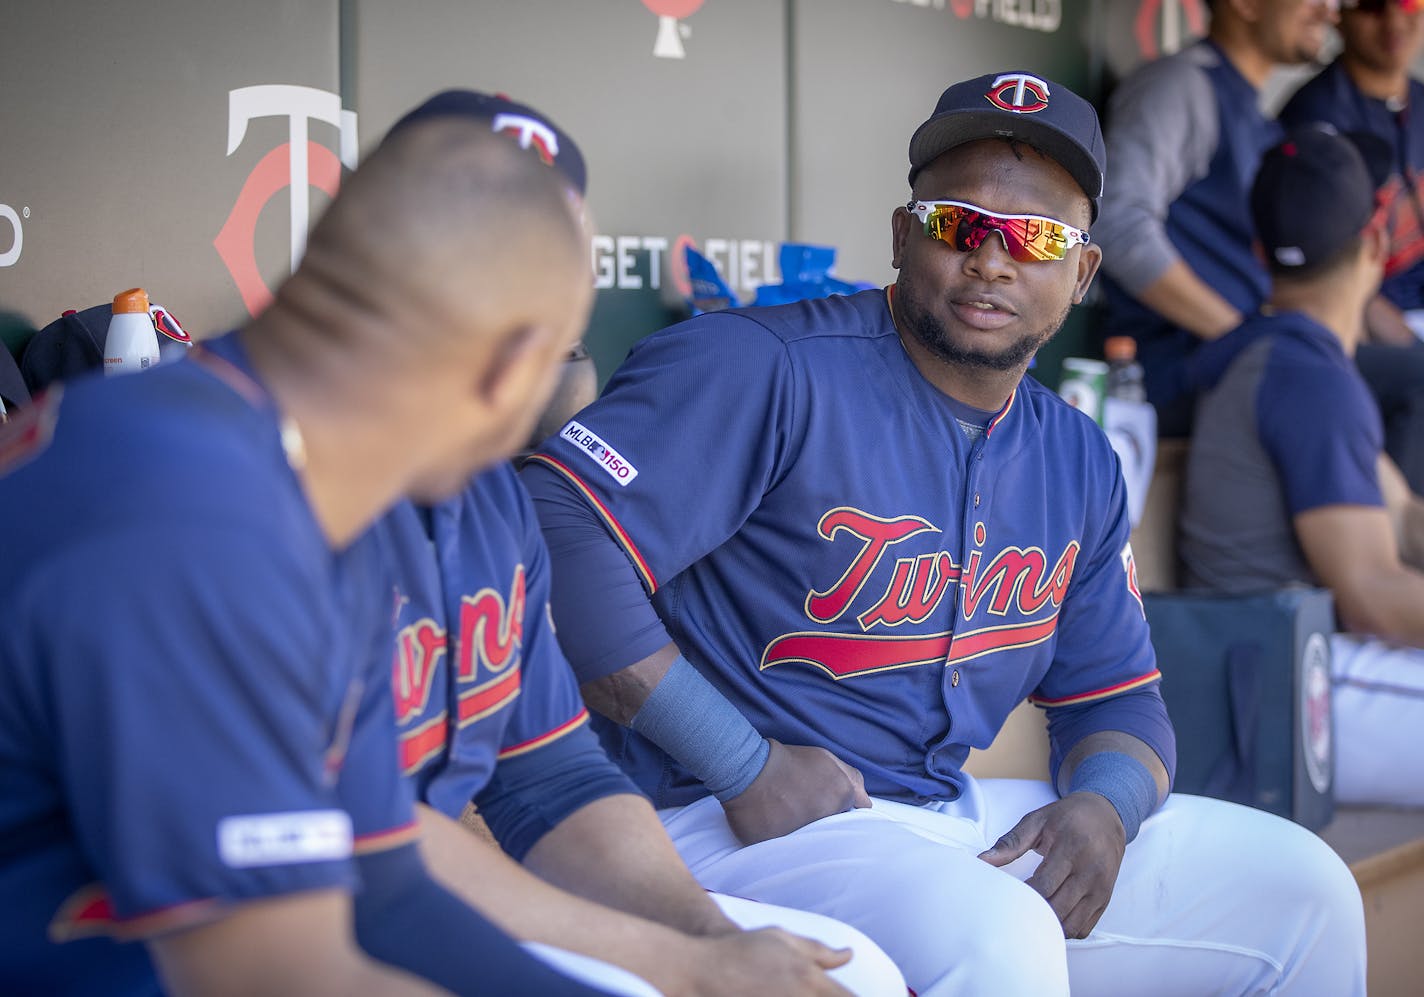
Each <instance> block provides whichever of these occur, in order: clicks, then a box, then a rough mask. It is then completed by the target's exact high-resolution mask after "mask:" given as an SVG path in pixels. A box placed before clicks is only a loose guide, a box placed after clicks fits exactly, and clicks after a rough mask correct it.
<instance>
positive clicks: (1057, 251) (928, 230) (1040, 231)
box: [905, 201, 1088, 263]
mask: <svg viewBox="0 0 1424 997" xmlns="http://www.w3.org/2000/svg"><path fill="white" fill-rule="evenodd" d="M905 208H906V210H907V211H909V212H910V213H911V214H913V215H914V216H915V217H916V218H918V219H919V220H920V221H921V222H923V223H924V226H925V235H927V236H929V237H930V238H931V239H938V240H939V241H940V242H945V243H948V244H949V245H951V246H953V247H954V248H955V249H957V250H959V251H960V252H961V253H968V252H972V251H974V250H976V249H978V248H979V247H980V246H982V245H983V244H984V240H985V239H986V238H987V237H988V236H989V235H990V234H991V233H993V232H997V233H999V238H1000V239H1002V240H1003V243H1004V248H1005V249H1007V250H1008V251H1009V256H1010V257H1011V258H1013V259H1014V260H1017V261H1018V262H1019V263H1044V262H1048V261H1051V260H1061V259H1063V257H1065V256H1067V255H1068V250H1070V249H1072V248H1073V247H1074V246H1086V245H1087V244H1088V233H1087V232H1084V231H1083V230H1082V229H1077V228H1074V227H1073V226H1071V225H1067V224H1065V223H1063V222H1060V221H1058V220H1057V219H1054V218H1045V217H1043V216H1042V215H999V214H995V213H994V212H992V211H989V210H986V209H985V208H981V207H979V206H978V205H975V204H968V203H966V202H964V201H911V202H910V203H909V204H907V205H905Z"/></svg>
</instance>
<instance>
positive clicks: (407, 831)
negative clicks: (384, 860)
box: [351, 820, 420, 855]
mask: <svg viewBox="0 0 1424 997" xmlns="http://www.w3.org/2000/svg"><path fill="white" fill-rule="evenodd" d="M419 837H420V824H419V823H417V822H416V821H413V820H412V821H408V822H407V823H405V824H401V825H400V826H399V827H392V828H387V829H386V830H384V831H372V832H371V833H370V834H358V835H357V836H356V839H355V841H353V842H352V847H351V852H352V854H353V855H371V854H373V853H374V852H388V851H390V850H391V849H392V848H400V847H401V846H402V845H408V844H410V843H411V842H412V841H415V840H416V839H417V838H419Z"/></svg>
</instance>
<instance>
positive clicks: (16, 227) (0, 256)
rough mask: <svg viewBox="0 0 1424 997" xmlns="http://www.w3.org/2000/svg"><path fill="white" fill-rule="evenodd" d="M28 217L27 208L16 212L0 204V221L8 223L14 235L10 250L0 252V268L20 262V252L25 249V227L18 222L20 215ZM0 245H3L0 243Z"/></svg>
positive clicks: (8, 206)
mask: <svg viewBox="0 0 1424 997" xmlns="http://www.w3.org/2000/svg"><path fill="white" fill-rule="evenodd" d="M21 214H24V216H25V217H26V218H28V217H30V209H29V208H28V207H24V208H21V209H20V210H19V211H16V210H15V209H14V208H12V207H10V205H8V204H0V219H3V220H4V221H7V222H9V223H10V228H11V230H12V231H13V232H14V233H15V241H14V242H12V243H11V244H10V248H9V249H6V250H3V251H0V267H13V266H14V265H15V264H16V263H19V262H20V251H21V250H23V249H24V248H25V227H24V225H22V224H21V222H20V215H21ZM0 245H4V243H3V241H0Z"/></svg>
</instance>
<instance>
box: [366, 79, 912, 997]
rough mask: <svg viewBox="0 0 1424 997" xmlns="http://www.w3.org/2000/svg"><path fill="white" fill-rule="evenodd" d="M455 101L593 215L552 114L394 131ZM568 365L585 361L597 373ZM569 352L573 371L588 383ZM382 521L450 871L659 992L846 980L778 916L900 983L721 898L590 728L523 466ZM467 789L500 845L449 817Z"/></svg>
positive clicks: (858, 952)
mask: <svg viewBox="0 0 1424 997" xmlns="http://www.w3.org/2000/svg"><path fill="white" fill-rule="evenodd" d="M444 116H458V117H463V118H466V119H469V120H472V121H475V122H477V123H482V124H484V125H485V127H488V128H493V126H494V125H495V124H499V125H500V126H501V127H507V126H509V125H510V123H511V122H518V127H519V128H520V129H523V130H530V129H538V130H539V131H540V132H541V134H543V135H544V136H545V139H546V141H545V147H546V148H548V149H550V150H552V151H554V153H555V155H554V156H553V157H552V162H551V163H550V166H551V167H553V169H551V172H554V171H557V175H558V176H559V177H561V178H562V180H563V182H564V184H565V187H566V190H565V193H566V196H567V197H568V199H569V200H570V202H571V203H573V204H574V205H575V207H576V210H578V211H579V213H580V214H581V213H582V212H581V204H582V199H583V196H584V188H585V184H586V176H587V174H586V170H585V167H584V163H583V158H582V156H581V154H580V152H579V150H578V147H577V146H576V145H575V144H574V141H573V139H572V138H570V137H569V136H568V135H567V134H566V133H565V132H563V131H562V130H561V129H559V128H558V127H557V126H555V125H554V124H553V123H552V122H550V121H549V119H548V118H547V117H545V116H544V115H542V114H541V113H540V112H538V111H536V110H534V109H533V108H531V107H528V106H527V105H524V104H518V103H515V102H513V101H511V100H509V99H508V98H505V97H495V96H490V95H487V94H481V93H475V92H472V91H447V92H445V93H442V94H439V95H437V96H436V97H433V98H432V99H431V100H430V101H428V102H426V103H425V104H424V105H422V106H421V107H420V108H417V109H416V110H415V111H413V112H412V113H411V114H409V115H407V116H406V117H405V118H404V119H402V121H400V122H398V123H397V124H396V126H395V128H394V129H393V130H392V133H393V134H395V133H398V132H400V131H401V130H402V129H405V128H409V127H411V126H412V125H413V124H415V123H417V122H420V121H425V120H430V119H432V118H438V117H444ZM512 140H513V139H512ZM529 155H530V157H531V159H535V161H537V159H536V158H535V153H534V152H533V151H531V152H530V153H529ZM584 357H585V358H586V357H587V354H586V353H585V354H584ZM575 363H576V364H577V367H576V374H588V373H591V367H592V365H591V364H585V363H582V362H581V361H575ZM569 366H570V364H569V361H568V360H565V361H564V366H563V371H562V374H561V380H562V381H564V382H570V381H572V384H571V386H572V387H573V388H575V389H577V388H584V387H587V384H586V382H585V381H584V380H583V378H582V377H577V378H573V379H571V378H570V370H569ZM577 394H578V392H577V390H575V391H573V392H572V393H571V396H570V397H575V398H576V396H577ZM570 397H564V398H560V397H559V396H558V395H555V396H554V397H553V399H551V403H550V407H551V408H555V409H558V410H564V409H566V408H567V405H568V403H569V401H570ZM589 400H592V399H591V398H590V399H589ZM567 415H568V413H567V412H565V413H564V416H565V418H566V417H567ZM547 418H549V412H548V411H546V412H545V413H544V414H543V415H541V417H540V419H541V421H543V420H544V419H547ZM562 424H563V422H562V420H561V421H560V423H559V425H562ZM555 428H557V426H556V427H555ZM376 533H377V534H378V536H379V539H380V542H381V544H382V550H383V553H384V558H385V561H386V563H387V564H388V565H389V567H390V568H391V570H392V573H393V576H394V581H395V586H396V589H395V616H394V626H395V629H396V651H395V658H394V661H393V672H392V675H391V681H392V687H393V692H394V699H395V708H396V721H397V724H398V727H399V732H400V733H399V741H400V753H401V764H402V768H403V769H404V771H405V772H406V774H407V775H409V776H411V777H412V778H413V779H414V780H415V785H416V790H417V794H418V797H419V799H420V800H421V801H423V803H424V804H426V806H422V807H420V808H419V809H420V811H421V819H422V823H423V824H424V825H425V827H426V830H427V835H426V838H425V857H426V860H427V861H428V862H429V864H430V867H431V870H432V872H433V874H434V875H435V877H436V878H437V879H439V880H441V881H443V882H445V883H446V885H447V886H448V887H449V888H450V889H452V890H454V891H455V892H457V893H458V894H460V895H461V896H463V897H464V898H465V899H466V900H467V901H468V902H469V903H470V905H471V906H473V907H474V908H475V909H476V910H478V911H481V912H482V913H483V914H485V916H487V917H489V918H490V919H491V920H492V921H494V922H495V923H496V924H498V925H499V926H501V927H502V928H504V929H505V930H507V931H509V932H510V933H511V934H513V935H514V936H515V937H517V938H520V939H524V940H526V941H533V942H537V943H542V944H552V945H555V946H558V947H559V948H560V949H563V950H566V951H573V952H579V953H582V954H584V955H588V956H594V957H597V958H598V959H600V960H602V961H605V962H608V963H612V964H614V965H616V966H621V967H623V968H625V969H627V970H630V971H632V972H634V973H636V974H637V975H638V976H639V977H641V978H642V979H643V980H646V981H648V982H649V983H652V984H653V985H655V986H656V987H657V989H658V990H659V991H660V992H662V993H665V994H669V995H703V994H706V995H727V997H739V995H742V994H748V993H759V994H766V995H784V997H797V995H802V994H805V995H812V994H831V993H838V994H844V993H845V991H844V990H842V989H841V988H840V987H839V986H836V985H835V984H834V983H832V982H831V979H830V978H829V977H827V975H826V973H825V972H824V971H823V969H825V968H835V967H839V966H841V964H842V963H844V962H846V960H847V959H848V958H850V952H848V951H847V952H834V951H832V950H831V949H830V948H827V947H826V946H824V945H822V944H819V943H817V942H813V941H810V940H809V939H808V938H805V937H794V936H792V935H790V934H787V933H786V932H785V931H782V930H777V929H778V928H789V929H792V930H796V931H798V932H800V933H801V934H802V935H807V936H810V937H814V938H820V939H825V940H834V941H835V942H836V943H837V944H844V945H846V947H847V948H853V949H854V950H855V955H854V960H853V961H852V962H851V964H850V965H848V966H845V967H844V968H842V969H838V970H837V972H836V976H837V978H838V979H840V980H841V981H842V982H844V983H845V984H846V985H847V986H848V987H850V988H851V989H852V990H853V991H854V992H856V993H858V994H862V995H867V997H869V995H877V997H904V993H905V983H904V980H903V979H902V978H901V977H900V974H899V972H898V971H897V970H896V969H895V967H894V965H893V964H892V963H891V962H890V961H889V959H888V958H887V957H886V956H885V955H884V954H883V953H881V952H880V951H879V950H878V949H876V948H875V946H873V945H872V944H871V943H870V942H869V940H868V939H866V938H865V937H864V936H863V935H860V934H859V933H858V932H855V931H853V930H851V929H849V928H847V927H845V926H844V925H841V924H838V923H836V922H834V921H831V920H830V919H829V918H825V917H820V916H817V915H813V914H804V913H802V912H800V911H791V910H786V909H784V908H773V907H770V906H768V905H764V904H756V903H753V902H751V901H748V900H739V899H735V898H732V897H717V898H715V899H714V898H713V897H712V896H711V895H709V894H708V893H707V892H705V891H704V890H703V889H702V888H701V887H700V886H699V885H698V884H697V882H696V880H694V879H693V878H692V874H691V873H690V872H688V870H687V867H686V866H685V865H684V864H683V862H682V860H681V859H680V858H678V855H677V852H676V850H674V848H673V846H672V842H671V841H669V840H668V836H667V832H666V831H664V830H663V826H662V824H661V823H660V822H659V821H658V818H657V815H656V813H654V811H653V808H652V807H651V806H650V805H649V804H648V801H647V798H646V797H644V796H643V795H642V793H640V792H639V791H638V790H637V789H636V788H635V787H634V786H633V784H632V783H631V782H630V781H629V779H628V777H627V776H626V775H624V774H623V772H622V770H620V769H619V768H618V767H617V766H616V765H614V764H613V763H612V762H610V761H609V760H608V757H607V755H605V754H604V752H603V749H602V747H601V746H600V745H599V743H598V739H597V737H595V736H594V734H593V732H592V731H591V730H590V729H589V726H588V723H587V721H588V711H587V709H586V708H585V707H584V705H583V700H582V699H581V698H580V696H579V690H578V684H577V682H576V681H575V679H574V676H573V672H572V671H571V670H570V668H569V665H568V662H567V660H566V659H565V658H564V656H563V653H562V652H561V651H560V649H559V645H558V643H557V641H556V639H555V635H554V630H553V626H552V623H551V621H550V618H549V606H548V592H549V557H548V552H547V550H546V549H545V547H544V541H543V537H542V535H541V534H540V532H539V525H538V521H537V519H536V518H535V515H534V510H533V508H532V506H531V505H530V502H529V497H528V495H527V494H526V493H525V491H524V489H523V487H522V486H521V485H520V483H519V479H518V477H517V476H516V475H515V473H514V469H513V467H512V466H510V465H509V464H508V463H507V462H501V463H500V464H498V465H496V466H495V467H493V468H490V469H489V470H486V471H483V472H481V473H480V474H479V475H478V476H476V477H475V478H474V479H473V480H472V481H470V482H469V483H468V484H467V485H466V486H465V488H464V489H463V490H462V491H461V492H460V493H459V494H458V495H456V496H454V497H453V498H451V499H448V500H447V501H445V502H441V503H438V504H433V505H430V504H426V505H417V504H415V503H411V502H405V503H402V504H400V505H399V506H397V507H396V508H395V509H394V510H393V511H392V512H390V513H389V514H388V515H386V516H385V517H384V518H383V519H382V520H381V521H380V523H378V524H377V526H376ZM472 800H473V801H474V802H475V803H476V804H477V806H478V808H479V809H478V812H479V814H480V815H481V817H482V818H483V819H484V821H485V822H486V824H487V825H488V827H489V829H490V830H491V832H492V833H493V836H494V838H495V839H496V841H497V842H498V843H497V844H496V843H494V842H491V841H489V840H488V839H485V838H482V837H480V836H477V835H475V834H472V833H471V832H470V831H469V830H468V829H466V828H464V827H461V826H459V825H458V824H456V823H455V821H456V820H458V819H459V818H460V817H461V815H462V812H463V811H464V810H465V808H466V807H467V806H468V805H469V804H470V803H471V801H472ZM501 846H502V849H501ZM739 923H741V924H745V925H747V926H748V927H761V926H772V925H775V926H776V927H775V928H770V929H769V930H765V931H743V930H741V928H740V927H739V926H738V924H739ZM599 983H600V985H602V986H604V987H607V988H609V989H614V988H615V987H617V988H618V990H617V992H619V993H625V992H628V993H636V994H647V993H650V992H651V991H650V989H649V988H648V987H647V986H646V985H642V986H641V987H636V988H629V987H628V986H627V981H621V983H620V981H618V980H615V979H600V980H599Z"/></svg>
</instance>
